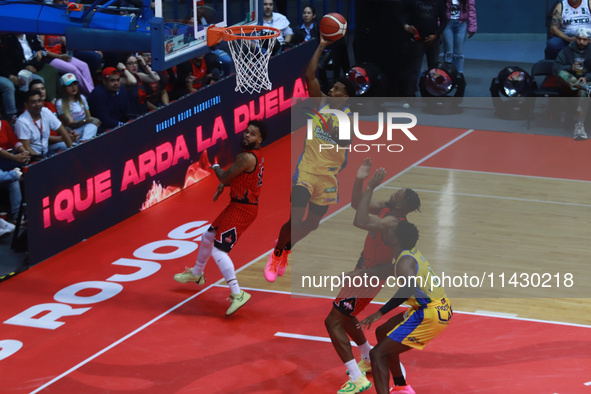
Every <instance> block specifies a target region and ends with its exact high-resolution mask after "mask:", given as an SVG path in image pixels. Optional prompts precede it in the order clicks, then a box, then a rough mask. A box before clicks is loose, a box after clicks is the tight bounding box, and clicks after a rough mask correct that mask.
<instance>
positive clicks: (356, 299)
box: [334, 282, 382, 316]
mask: <svg viewBox="0 0 591 394" xmlns="http://www.w3.org/2000/svg"><path fill="white" fill-rule="evenodd" d="M381 284H382V282H380V286H379V287H372V286H370V287H343V288H342V289H341V291H340V292H339V295H338V296H337V298H336V299H335V300H334V306H335V308H337V309H338V310H339V312H341V313H343V314H345V315H348V316H357V314H358V313H359V312H361V311H362V310H364V309H365V307H366V306H368V305H369V303H370V302H371V301H372V300H373V299H374V298H375V297H376V296H377V295H378V293H379V292H380V290H382V287H381Z"/></svg>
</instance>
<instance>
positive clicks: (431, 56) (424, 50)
mask: <svg viewBox="0 0 591 394" xmlns="http://www.w3.org/2000/svg"><path fill="white" fill-rule="evenodd" d="M404 7H405V9H406V12H407V15H406V16H403V17H402V18H400V19H402V20H401V21H400V19H399V21H400V22H401V24H402V26H403V27H404V30H405V31H406V32H407V33H408V34H409V39H412V38H413V37H415V40H413V41H412V43H411V48H410V60H409V69H408V71H409V74H410V75H409V78H406V80H407V84H406V85H407V86H406V89H405V96H406V97H415V96H416V91H417V88H418V83H419V76H420V73H421V66H422V63H423V57H425V55H426V56H427V67H428V68H429V69H431V68H433V67H435V64H436V63H437V61H438V59H439V38H440V37H441V34H442V33H443V30H444V29H445V26H446V25H447V18H446V16H445V3H444V2H443V0H404Z"/></svg>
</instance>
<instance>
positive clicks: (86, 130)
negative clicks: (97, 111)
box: [55, 73, 101, 141]
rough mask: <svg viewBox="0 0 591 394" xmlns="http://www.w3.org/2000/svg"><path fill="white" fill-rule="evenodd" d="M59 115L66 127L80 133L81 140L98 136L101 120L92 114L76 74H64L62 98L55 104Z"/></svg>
mask: <svg viewBox="0 0 591 394" xmlns="http://www.w3.org/2000/svg"><path fill="white" fill-rule="evenodd" d="M55 106H56V109H57V115H58V117H59V119H60V120H61V121H62V124H64V125H65V126H66V127H69V128H71V129H73V130H74V132H75V133H76V134H79V135H80V140H82V141H87V140H89V139H91V138H94V137H95V136H96V133H97V131H98V127H99V126H100V125H101V121H100V120H98V119H97V118H93V117H92V116H90V111H89V110H88V102H87V101H86V97H84V96H83V95H82V93H80V89H79V88H78V81H77V80H76V77H75V76H74V74H70V73H68V74H64V75H63V76H62V89H61V92H60V98H59V99H58V100H57V103H56V104H55Z"/></svg>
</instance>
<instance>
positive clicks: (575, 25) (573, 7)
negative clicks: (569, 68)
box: [544, 0, 591, 60]
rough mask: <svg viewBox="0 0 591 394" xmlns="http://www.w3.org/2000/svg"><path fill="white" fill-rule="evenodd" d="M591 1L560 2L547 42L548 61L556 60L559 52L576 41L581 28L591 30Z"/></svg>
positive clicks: (551, 22) (546, 53) (564, 0)
mask: <svg viewBox="0 0 591 394" xmlns="http://www.w3.org/2000/svg"><path fill="white" fill-rule="evenodd" d="M590 17H591V0H562V1H559V2H558V3H557V4H556V6H555V7H554V10H552V17H551V19H550V34H551V35H552V37H550V38H549V39H548V41H547V42H546V50H545V51H544V52H545V55H546V59H550V60H554V59H556V56H558V52H560V50H561V49H562V48H564V47H566V46H567V45H569V44H570V43H571V42H574V41H575V39H576V38H575V34H576V33H577V30H578V29H579V28H581V27H584V28H588V29H589V28H591V19H590Z"/></svg>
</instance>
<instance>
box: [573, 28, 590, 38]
mask: <svg viewBox="0 0 591 394" xmlns="http://www.w3.org/2000/svg"><path fill="white" fill-rule="evenodd" d="M576 36H577V37H585V38H591V29H588V28H586V27H580V28H578V29H577V34H576Z"/></svg>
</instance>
